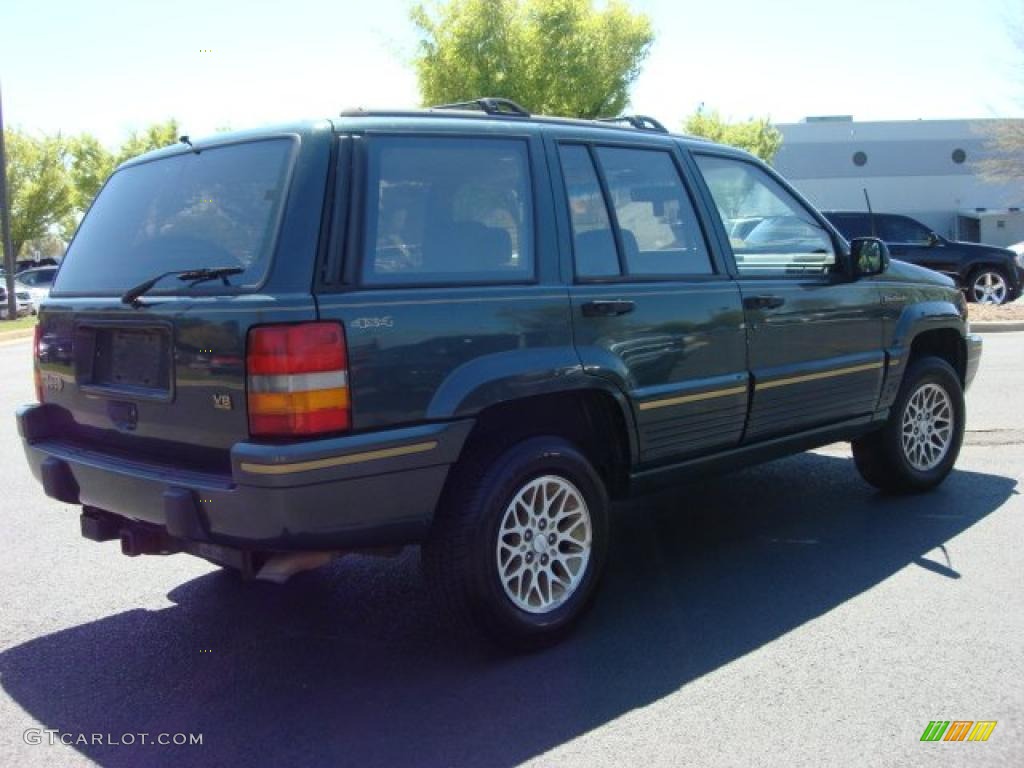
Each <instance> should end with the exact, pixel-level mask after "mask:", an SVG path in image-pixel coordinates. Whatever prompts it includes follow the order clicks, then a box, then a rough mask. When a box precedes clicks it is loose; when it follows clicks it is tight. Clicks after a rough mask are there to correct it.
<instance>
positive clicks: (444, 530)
mask: <svg viewBox="0 0 1024 768" xmlns="http://www.w3.org/2000/svg"><path fill="white" fill-rule="evenodd" d="M453 472H455V473H456V474H455V476H454V477H453V478H452V480H451V483H450V487H449V488H448V489H446V492H445V495H444V498H443V499H442V502H441V505H440V507H439V509H438V512H437V515H436V516H435V519H434V524H433V527H432V529H431V532H430V535H429V536H428V538H427V541H426V542H424V545H423V565H424V571H425V576H426V577H427V581H428V584H429V586H430V588H431V592H432V593H433V594H434V597H435V600H436V601H437V602H438V603H439V604H440V605H441V606H442V607H443V608H445V609H446V610H447V612H448V613H449V614H450V615H452V616H453V617H454V618H456V619H457V620H458V622H459V623H463V624H470V625H474V626H476V627H477V628H479V629H481V630H483V631H484V632H485V633H486V634H487V635H489V636H490V637H491V638H492V639H494V640H495V641H497V642H498V643H500V644H502V645H505V646H507V647H511V648H514V649H517V650H531V649H535V648H538V647H543V646H545V645H549V644H550V643H552V642H554V641H556V640H558V639H559V638H561V637H562V636H563V635H564V634H565V633H566V632H567V631H568V630H569V629H570V628H571V626H572V625H573V624H574V623H575V622H576V621H577V620H578V619H579V618H580V616H581V615H582V614H583V613H584V611H585V610H586V608H587V607H588V605H589V603H590V601H591V598H592V596H593V593H594V591H595V588H596V586H597V582H598V580H599V577H600V574H601V570H602V568H603V565H604V560H605V554H606V552H607V546H608V509H609V500H608V494H607V492H606V490H605V487H604V483H603V482H602V481H601V478H600V477H599V476H598V474H597V473H596V472H595V471H594V468H593V467H592V466H591V464H590V462H589V461H587V459H586V457H585V456H583V454H582V453H580V451H579V450H577V449H576V447H575V446H573V445H572V444H570V443H569V442H567V441H565V440H563V439H562V438H558V437H535V438H530V439H527V440H524V441H522V442H520V443H518V444H516V445H514V446H512V447H511V448H508V449H507V450H505V451H502V452H500V453H498V454H497V455H494V454H492V455H491V456H490V457H487V456H485V455H481V456H476V457H470V458H469V459H468V461H467V460H465V459H464V460H463V462H460V464H459V465H457V466H456V467H455V468H454V469H453Z"/></svg>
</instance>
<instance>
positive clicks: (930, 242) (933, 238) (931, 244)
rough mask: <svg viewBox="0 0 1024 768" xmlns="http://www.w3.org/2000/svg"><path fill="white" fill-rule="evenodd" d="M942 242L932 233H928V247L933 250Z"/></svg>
mask: <svg viewBox="0 0 1024 768" xmlns="http://www.w3.org/2000/svg"><path fill="white" fill-rule="evenodd" d="M941 242H942V238H941V237H939V236H938V235H936V234H935V233H934V232H929V233H928V247H929V248H934V247H935V246H936V245H938V244H939V243H941Z"/></svg>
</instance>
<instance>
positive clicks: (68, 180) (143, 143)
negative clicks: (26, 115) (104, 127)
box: [4, 119, 179, 258]
mask: <svg viewBox="0 0 1024 768" xmlns="http://www.w3.org/2000/svg"><path fill="white" fill-rule="evenodd" d="M178 128H179V126H178V123H177V121H176V120H174V119H169V120H165V121H163V122H161V123H154V124H153V125H150V126H149V127H147V128H144V129H143V130H141V131H133V132H132V133H131V134H129V135H128V137H127V139H126V140H125V141H124V142H123V143H122V144H121V146H120V147H118V148H117V149H116V150H113V151H112V150H110V149H108V148H107V147H105V146H104V145H103V144H102V143H101V142H100V141H99V140H98V139H97V138H96V137H95V136H92V135H91V134H88V133H82V134H78V135H75V136H70V137H64V136H61V135H59V134H57V135H53V136H35V135H32V134H29V133H26V132H24V131H19V130H13V129H8V130H5V131H4V138H5V141H6V148H7V185H8V197H9V199H10V206H11V246H12V249H13V250H14V257H15V258H18V256H19V255H20V254H21V252H22V249H23V247H24V246H25V244H26V243H33V244H34V247H33V248H32V252H33V253H42V252H47V253H49V252H51V251H52V250H53V238H54V237H60V238H61V239H63V240H68V239H69V238H70V237H71V235H72V234H73V233H74V230H75V227H76V226H77V224H78V220H79V219H80V218H81V216H82V214H83V213H84V212H85V210H86V209H87V208H88V207H89V206H90V205H91V204H92V200H93V198H94V197H95V196H96V193H97V192H98V191H99V189H100V187H101V186H103V183H104V182H105V181H106V180H107V177H108V176H110V174H111V173H113V171H114V169H115V168H116V167H117V166H118V165H120V164H121V163H123V162H124V161H125V160H128V159H130V158H132V157H135V156H136V155H141V154H143V153H144V152H148V151H150V150H152V149H158V148H159V147H166V146H168V145H170V144H174V143H175V142H177V141H178Z"/></svg>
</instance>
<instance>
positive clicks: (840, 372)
mask: <svg viewBox="0 0 1024 768" xmlns="http://www.w3.org/2000/svg"><path fill="white" fill-rule="evenodd" d="M883 365H884V364H883V363H882V362H876V363H864V364H863V365H851V366H849V367H848V368H835V369H833V370H831V371H821V372H820V373H805V374H802V375H800V376H789V377H787V378H785V379H775V380H774V381H764V382H758V383H757V384H756V385H755V387H756V389H774V388H775V387H785V386H788V385H790V384H802V383H803V382H805V381H819V380H821V379H831V378H833V377H835V376H848V375H849V374H851V373H861V372H863V371H876V370H878V369H879V368H881V367H882V366H883Z"/></svg>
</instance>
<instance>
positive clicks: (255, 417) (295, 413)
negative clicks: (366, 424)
mask: <svg viewBox="0 0 1024 768" xmlns="http://www.w3.org/2000/svg"><path fill="white" fill-rule="evenodd" d="M245 369H246V374H247V375H248V385H249V386H248V392H249V396H248V400H249V402H248V405H249V432H250V434H252V435H253V436H254V437H296V436H300V435H316V434H323V433H326V432H339V431H342V430H346V429H348V428H349V427H350V426H351V423H352V422H351V402H350V399H349V387H348V353H347V350H346V348H345V332H344V331H343V330H342V327H341V324H340V323H300V324H297V325H266V326H261V327H258V328H253V329H251V330H250V331H249V344H248V352H247V354H246V360H245Z"/></svg>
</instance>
